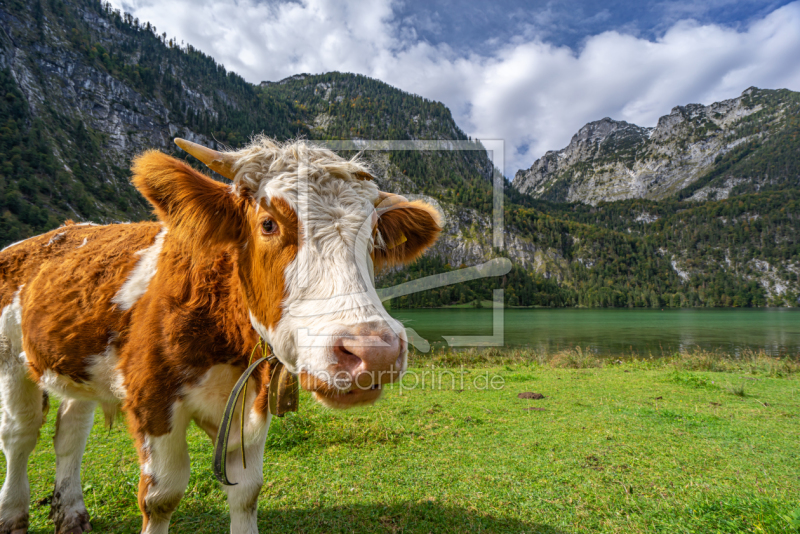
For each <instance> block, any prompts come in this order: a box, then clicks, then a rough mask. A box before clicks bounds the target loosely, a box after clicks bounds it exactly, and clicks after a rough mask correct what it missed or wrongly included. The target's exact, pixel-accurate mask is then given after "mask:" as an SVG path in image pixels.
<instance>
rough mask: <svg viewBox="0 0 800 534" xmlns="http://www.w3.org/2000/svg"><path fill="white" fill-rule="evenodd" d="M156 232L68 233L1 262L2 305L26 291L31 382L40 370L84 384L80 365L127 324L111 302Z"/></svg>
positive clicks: (20, 248)
mask: <svg viewBox="0 0 800 534" xmlns="http://www.w3.org/2000/svg"><path fill="white" fill-rule="evenodd" d="M159 230H160V225H158V224H154V223H142V224H131V225H113V226H66V227H61V228H57V229H55V230H53V231H51V232H48V233H46V234H43V235H41V236H38V237H35V238H32V239H29V240H28V241H25V242H24V243H20V244H19V245H16V246H14V247H12V248H10V249H9V250H6V251H5V252H3V254H1V255H0V273H2V274H0V277H1V278H2V281H0V291H1V292H2V297H0V301H2V302H9V303H10V301H11V300H12V299H13V296H14V294H15V293H16V291H17V290H18V288H19V287H20V286H21V285H23V284H24V288H23V289H22V292H21V293H20V301H21V304H22V328H23V331H24V332H25V335H24V337H23V350H25V353H26V356H27V358H28V362H29V363H30V366H29V368H30V372H31V374H32V375H33V377H32V378H33V379H34V380H38V379H39V378H40V377H41V375H42V373H43V372H44V371H45V370H46V369H51V370H52V371H54V372H55V373H56V374H59V375H62V376H65V377H67V378H69V379H70V380H72V381H73V382H75V383H78V384H80V383H83V382H86V381H87V380H88V379H89V375H88V369H87V367H86V363H87V362H86V358H87V357H88V356H90V355H94V354H101V353H103V352H104V351H105V349H106V347H107V346H108V343H109V340H110V338H111V337H112V335H113V333H114V332H115V331H119V330H121V329H123V328H124V327H125V324H126V320H127V315H126V314H123V313H120V312H119V311H117V310H116V305H115V304H114V303H112V302H111V299H112V298H113V296H114V295H115V294H116V292H117V291H118V290H119V288H120V287H121V286H122V284H123V283H124V282H125V279H126V278H127V275H128V273H129V271H130V270H131V269H132V268H133V267H134V265H136V262H137V261H138V260H139V257H138V256H137V255H136V254H135V253H136V251H137V250H141V249H144V248H147V247H149V246H151V245H152V244H153V240H154V238H155V235H156V234H157V233H158V232H159ZM57 235H62V237H61V238H60V239H58V240H54V239H53V238H54V237H55V236H57ZM84 241H85V245H84ZM78 247H80V248H78Z"/></svg>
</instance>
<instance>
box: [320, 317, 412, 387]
mask: <svg viewBox="0 0 800 534" xmlns="http://www.w3.org/2000/svg"><path fill="white" fill-rule="evenodd" d="M404 348H405V341H403V339H401V338H400V337H398V336H397V335H396V334H395V333H394V332H392V331H391V330H389V331H386V330H382V331H367V332H361V333H359V335H343V336H341V337H339V338H337V339H336V341H335V342H334V345H333V353H334V355H335V356H336V360H337V363H336V366H335V367H336V372H337V373H339V374H341V373H342V372H344V373H346V374H347V375H348V376H349V378H351V379H352V380H353V383H354V385H355V387H358V388H360V389H370V388H377V387H378V386H380V385H381V384H388V383H391V382H394V381H395V380H397V379H399V378H400V372H401V371H402V366H403V359H402V357H403V352H404Z"/></svg>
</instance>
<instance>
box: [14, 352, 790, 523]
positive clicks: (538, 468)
mask: <svg viewBox="0 0 800 534" xmlns="http://www.w3.org/2000/svg"><path fill="white" fill-rule="evenodd" d="M412 366H413V368H414V369H413V370H414V371H415V373H416V376H417V380H418V381H417V386H416V387H415V388H412V386H413V385H414V382H415V379H414V378H413V375H412V376H411V377H409V378H407V379H406V381H405V382H404V384H405V385H406V387H405V388H400V387H398V386H395V387H393V388H389V389H387V391H386V392H385V394H384V398H383V399H382V400H381V401H380V403H379V404H378V405H377V406H375V407H372V408H365V409H358V410H352V411H347V412H334V411H331V410H327V409H324V408H322V407H320V406H318V405H316V404H315V403H314V402H313V401H312V400H311V399H310V398H309V397H308V395H306V394H303V397H302V399H301V401H302V404H301V410H300V412H299V413H294V414H289V415H287V416H286V417H285V418H283V419H281V420H279V419H276V420H275V421H274V422H273V426H272V428H271V430H270V434H269V438H268V442H267V448H266V454H265V459H264V463H265V465H264V467H265V472H266V473H267V475H266V480H265V484H264V488H263V490H262V494H261V498H260V503H259V530H260V531H262V532H387V533H395V532H437V533H438V532H471V533H478V532H541V533H545V534H560V533H581V532H620V533H637V532H669V533H679V532H680V533H682V532H686V533H689V532H698V533H699V532H702V533H707V532H708V533H716V532H720V533H732V532H775V533H779V532H780V533H785V532H800V439H798V438H800V426H799V425H798V422H799V420H798V417H800V388H799V387H798V385H799V384H800V383H799V382H798V380H797V377H798V376H800V375H798V374H797V373H798V371H800V365H798V364H797V363H795V362H794V361H792V360H785V359H773V358H770V357H768V356H765V355H763V354H761V355H759V354H749V355H746V356H744V357H741V358H739V359H735V360H734V359H730V358H728V357H725V356H723V355H720V354H713V353H707V352H697V353H694V354H682V355H676V356H675V357H674V358H669V359H659V360H649V359H635V358H634V359H628V360H626V361H613V360H603V361H602V362H601V361H599V360H596V359H595V358H594V357H593V356H591V355H590V354H585V353H583V352H582V351H580V350H570V351H564V352H560V353H557V354H554V355H548V356H545V355H538V354H534V353H530V352H526V351H522V350H520V351H508V352H491V351H489V352H475V351H468V352H462V353H439V354H434V355H427V356H418V357H416V358H415V359H413V363H412ZM423 372H424V373H425V374H424V375H422V374H421V373H423ZM423 376H424V378H425V384H424V387H423V385H422V382H421V378H422V377H423ZM434 376H437V377H438V376H441V377H442V380H441V387H438V386H439V384H435V387H431V377H434ZM497 377H499V378H497ZM487 379H488V380H490V381H491V380H494V382H491V383H492V384H493V385H494V386H495V388H492V387H491V386H489V387H488V388H487V387H484V382H485V381H486V380H487ZM523 392H533V393H541V394H542V395H544V397H545V398H543V399H538V400H535V399H521V398H518V394H519V393H523ZM54 404H55V403H54ZM55 409H56V406H55V405H54V406H52V407H51V411H50V415H49V417H48V421H47V424H46V425H45V426H44V427H43V429H42V432H41V439H40V442H39V445H38V447H37V449H36V451H35V452H34V454H33V456H32V458H31V464H30V468H29V473H30V478H31V482H32V501H33V504H32V509H31V512H32V517H31V520H32V521H31V523H32V524H31V532H35V533H45V532H48V533H49V532H52V529H53V526H52V523H51V522H49V520H48V518H47V515H48V511H49V506H48V505H47V502H48V500H49V496H50V494H51V492H52V487H53V481H54V475H55V464H54V462H55V458H54V454H53V446H52V437H53V431H54V419H55ZM102 422H103V418H102V414H101V413H100V412H98V414H97V424H96V426H95V428H94V430H93V432H92V434H91V437H90V439H89V445H88V447H87V454H86V456H85V457H84V467H83V484H84V490H85V497H86V505H87V507H88V509H89V512H90V514H91V515H92V518H93V520H92V523H93V526H94V530H95V531H96V532H114V533H117V532H119V533H127V532H130V533H136V532H139V528H140V526H141V520H140V517H139V511H138V508H137V505H136V488H137V483H138V474H139V473H138V466H137V462H136V453H135V451H134V448H133V445H132V440H131V439H130V437H129V435H128V433H127V431H126V429H125V425H124V424H121V423H118V424H117V425H116V426H115V428H114V429H112V430H110V431H109V430H107V429H104V428H103V425H102ZM189 439H190V451H191V455H192V478H191V481H190V483H189V487H188V489H187V492H186V496H185V498H184V499H183V501H182V502H181V505H180V507H179V508H178V510H177V512H176V513H175V515H174V516H173V522H172V528H171V532H174V533H192V534H199V533H218V532H219V533H222V532H227V531H228V528H229V526H228V514H227V506H226V504H225V496H224V493H223V492H222V491H221V489H220V487H219V486H218V485H217V483H216V482H214V480H213V477H212V473H211V459H212V445H211V443H210V442H209V440H208V439H207V438H206V437H205V435H204V434H203V433H202V432H201V431H200V430H199V429H197V428H196V427H193V428H192V429H191V431H190V438H189ZM4 465H5V464H4V463H3V467H2V469H3V471H4Z"/></svg>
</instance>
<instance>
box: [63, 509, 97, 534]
mask: <svg viewBox="0 0 800 534" xmlns="http://www.w3.org/2000/svg"><path fill="white" fill-rule="evenodd" d="M53 515H54V517H53V519H54V522H55V524H56V534H83V533H84V532H91V530H92V524H91V523H89V513H88V512H87V511H86V509H84V510H81V511H80V512H72V513H71V514H69V515H67V516H64V515H61V514H58V513H56V514H53Z"/></svg>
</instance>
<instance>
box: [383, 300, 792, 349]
mask: <svg viewBox="0 0 800 534" xmlns="http://www.w3.org/2000/svg"><path fill="white" fill-rule="evenodd" d="M390 313H391V314H392V315H393V316H394V317H396V318H398V319H400V320H402V321H403V322H404V324H405V325H406V327H407V328H412V329H414V330H415V331H416V332H417V333H418V334H419V335H420V336H422V337H423V338H425V339H427V340H428V341H429V342H430V343H431V344H432V345H433V346H437V347H442V346H445V341H444V339H443V336H470V335H471V336H474V335H481V336H490V335H491V334H492V310H491V309H425V310H402V309H393V310H391V311H390ZM503 320H504V324H505V328H504V338H505V339H504V342H505V346H507V347H511V346H515V347H531V348H533V349H536V350H540V351H546V352H552V351H555V350H559V349H563V348H568V347H574V346H581V347H583V348H589V349H591V350H592V351H593V352H595V353H597V354H600V355H603V354H605V355H617V354H630V353H631V351H633V352H635V353H638V354H639V355H641V356H646V355H648V354H652V355H653V356H661V355H662V354H666V353H670V352H674V351H677V350H684V349H690V348H693V347H700V348H703V349H708V350H723V351H726V352H731V353H739V352H740V351H742V350H743V349H748V348H749V349H756V350H758V349H763V350H765V351H767V352H768V353H770V354H773V355H780V354H791V355H797V354H800V310H797V309H785V308H768V309H764V308H761V309H730V308H725V309H677V310H676V309H672V310H670V309H668V310H664V311H661V310H653V309H632V310H631V309H599V310H598V309H526V310H519V309H516V310H514V309H512V310H505V313H504V319H503Z"/></svg>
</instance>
